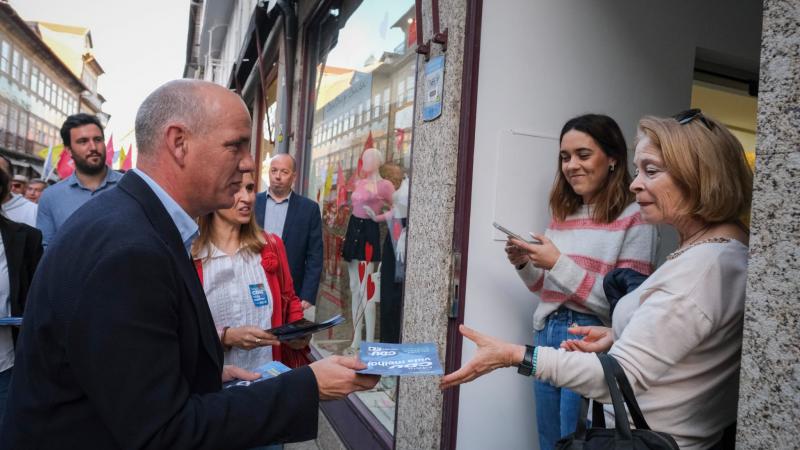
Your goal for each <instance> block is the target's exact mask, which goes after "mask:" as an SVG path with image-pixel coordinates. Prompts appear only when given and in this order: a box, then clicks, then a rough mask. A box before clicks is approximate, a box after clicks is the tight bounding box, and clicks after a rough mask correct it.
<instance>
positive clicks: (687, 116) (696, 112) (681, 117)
mask: <svg viewBox="0 0 800 450" xmlns="http://www.w3.org/2000/svg"><path fill="white" fill-rule="evenodd" d="M672 118H673V119H675V120H677V121H678V123H679V124H681V125H686V124H687V123H689V122H691V121H693V120H694V119H700V122H703V125H705V126H706V128H708V131H711V130H713V129H714V124H712V123H711V122H710V121H709V120H708V119H706V116H704V115H703V111H701V110H700V109H699V108H692V109H687V110H686V111H681V112H679V113H678V114H675V115H674V116H672Z"/></svg>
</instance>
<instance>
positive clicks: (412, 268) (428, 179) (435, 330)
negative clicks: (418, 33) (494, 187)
mask: <svg viewBox="0 0 800 450" xmlns="http://www.w3.org/2000/svg"><path fill="white" fill-rule="evenodd" d="M439 8H440V15H439V16H440V23H441V24H440V26H441V29H442V30H443V29H444V28H447V29H448V35H449V38H448V43H447V52H445V53H444V54H445V55H446V60H445V61H446V62H445V72H444V97H443V98H444V104H443V108H442V115H441V117H439V118H438V119H436V120H434V121H432V122H423V121H422V119H421V117H422V114H421V113H422V104H423V94H424V92H425V89H423V88H422V87H423V86H424V82H425V78H424V72H425V69H424V63H425V61H424V59H423V58H422V57H421V56H420V57H419V59H418V64H419V66H418V69H417V86H418V88H417V92H416V97H417V98H416V105H417V107H416V111H415V125H414V127H415V128H414V144H413V145H414V146H413V153H412V163H411V192H410V209H409V214H408V217H409V224H408V249H407V261H408V264H407V266H406V284H405V300H404V301H405V304H404V307H403V341H404V342H435V343H436V344H437V345H438V347H439V350H440V357H441V359H442V361H444V350H445V344H446V334H447V305H448V291H449V288H450V258H451V253H452V246H453V245H452V241H453V217H454V207H455V195H456V161H457V155H458V130H459V119H460V115H461V74H462V71H463V56H464V24H465V22H466V1H465V0H441V1H440V2H439ZM423 16H424V20H423V26H424V39H425V40H427V39H430V38H431V37H432V31H431V29H432V23H433V22H432V20H431V8H430V2H429V1H424V2H423ZM439 54H442V48H441V46H440V45H438V44H432V45H431V56H436V55H439ZM399 389H400V391H399V395H398V411H397V435H396V448H397V449H415V450H421V449H438V448H439V441H440V435H441V426H442V394H441V392H440V391H439V378H438V377H415V378H404V379H402V380H401V382H400V386H399Z"/></svg>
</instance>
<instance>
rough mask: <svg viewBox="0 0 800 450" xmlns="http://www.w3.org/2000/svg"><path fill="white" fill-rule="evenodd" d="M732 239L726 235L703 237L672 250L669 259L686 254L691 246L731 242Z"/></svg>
mask: <svg viewBox="0 0 800 450" xmlns="http://www.w3.org/2000/svg"><path fill="white" fill-rule="evenodd" d="M730 241H731V240H730V239H729V238H726V237H712V238H708V239H703V240H702V241H697V242H693V243H692V244H691V245H687V246H686V247H683V248H679V249H678V250H675V251H674V252H672V253H670V254H669V255H667V261H669V260H672V259H675V258H677V257H678V256H681V255H682V254H684V252H686V250H689V249H690V248H692V247H696V246H698V245H701V244H712V243H714V244H724V243H727V242H730Z"/></svg>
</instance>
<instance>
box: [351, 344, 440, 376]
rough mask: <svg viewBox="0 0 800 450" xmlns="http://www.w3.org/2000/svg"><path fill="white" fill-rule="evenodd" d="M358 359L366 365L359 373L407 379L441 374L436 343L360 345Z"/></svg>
mask: <svg viewBox="0 0 800 450" xmlns="http://www.w3.org/2000/svg"><path fill="white" fill-rule="evenodd" d="M359 358H360V359H361V361H362V362H363V363H364V364H366V365H367V368H366V369H364V370H359V371H358V373H364V374H372V375H381V376H398V377H407V376H415V375H442V374H443V373H444V371H443V370H442V365H441V363H439V352H438V350H437V349H436V344H433V343H421V344H383V343H380V342H362V343H361V351H360V352H359Z"/></svg>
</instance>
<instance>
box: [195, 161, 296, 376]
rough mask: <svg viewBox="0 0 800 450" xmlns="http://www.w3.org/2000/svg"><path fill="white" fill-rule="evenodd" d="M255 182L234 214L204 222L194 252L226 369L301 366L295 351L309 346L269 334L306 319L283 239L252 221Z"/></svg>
mask: <svg viewBox="0 0 800 450" xmlns="http://www.w3.org/2000/svg"><path fill="white" fill-rule="evenodd" d="M254 204H255V182H254V180H253V175H252V174H249V173H248V174H245V175H244V177H243V179H242V186H241V188H240V189H239V192H237V193H236V195H235V197H234V204H233V207H232V208H229V209H224V210H218V211H215V212H213V213H211V214H208V215H207V216H203V217H200V219H199V220H198V222H199V225H200V235H199V237H198V238H197V240H196V241H195V243H194V245H193V247H192V255H193V257H194V258H195V266H196V267H197V271H198V275H199V276H200V280H201V281H202V282H203V289H204V290H205V293H206V297H207V298H208V306H209V308H210V309H211V315H212V316H213V318H214V324H215V325H216V326H217V331H218V333H219V337H220V342H221V343H222V346H223V347H224V349H225V364H233V365H235V366H238V367H243V368H246V369H250V370H252V369H255V368H256V367H258V366H260V365H263V364H265V363H267V362H270V361H272V360H277V361H281V362H283V363H284V364H286V365H288V366H290V367H296V366H298V365H299V364H301V363H302V362H303V360H302V358H301V357H298V354H297V353H296V352H295V351H293V350H301V349H303V348H305V347H306V346H307V344H308V340H307V339H306V340H297V341H291V342H288V343H281V342H279V341H278V340H277V338H276V337H275V336H273V335H272V334H270V333H267V332H266V331H265V330H267V329H269V328H273V327H276V326H279V325H282V324H284V323H286V322H292V321H295V320H299V319H302V318H303V307H302V306H301V304H300V299H299V298H298V297H297V295H295V292H294V287H293V285H292V276H291V275H290V274H289V266H288V263H287V261H286V250H284V247H283V242H281V239H280V238H279V237H277V236H275V235H273V234H270V233H266V232H263V231H262V230H261V229H260V228H259V227H258V225H257V224H256V221H255V218H254V216H253V205H254Z"/></svg>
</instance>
